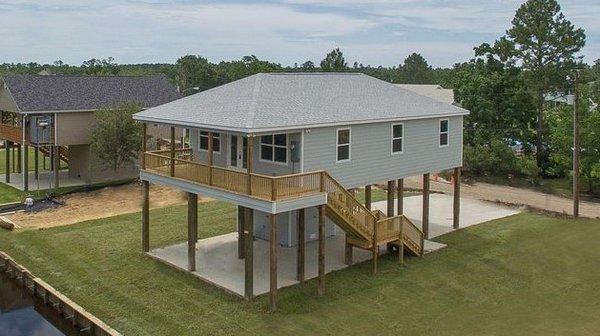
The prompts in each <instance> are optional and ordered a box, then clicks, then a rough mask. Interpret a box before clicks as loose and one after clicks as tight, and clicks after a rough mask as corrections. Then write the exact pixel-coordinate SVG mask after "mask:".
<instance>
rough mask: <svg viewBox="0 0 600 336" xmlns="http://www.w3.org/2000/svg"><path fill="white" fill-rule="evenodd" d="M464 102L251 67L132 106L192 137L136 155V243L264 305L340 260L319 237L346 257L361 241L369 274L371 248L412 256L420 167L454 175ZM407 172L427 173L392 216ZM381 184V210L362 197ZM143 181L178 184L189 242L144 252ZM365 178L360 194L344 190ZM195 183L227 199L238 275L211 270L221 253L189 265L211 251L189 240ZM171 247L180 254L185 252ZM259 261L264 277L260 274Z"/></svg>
mask: <svg viewBox="0 0 600 336" xmlns="http://www.w3.org/2000/svg"><path fill="white" fill-rule="evenodd" d="M468 113H469V112H468V111H467V110H465V109H462V108H460V107H457V106H454V105H452V104H449V103H447V102H442V101H440V100H438V99H434V98H431V97H428V96H426V95H422V94H418V93H416V92H414V91H413V90H408V89H405V88H403V87H399V86H396V85H394V84H390V83H387V82H384V81H381V80H379V79H376V78H373V77H370V76H367V75H364V74H359V73H268V74H267V73H261V74H256V75H253V76H249V77H247V78H244V79H241V80H238V81H235V82H232V83H229V84H226V85H222V86H219V87H216V88H213V89H210V90H207V91H203V92H200V93H197V94H194V95H191V96H188V97H185V98H181V99H178V100H175V101H173V102H170V103H167V104H163V105H160V106H157V107H154V108H150V109H147V110H145V111H142V112H139V113H137V114H135V115H134V119H136V120H138V121H140V122H142V123H144V124H145V125H152V124H156V123H159V124H163V125H165V126H168V127H172V129H173V130H174V129H175V128H176V127H185V128H187V129H189V132H190V133H189V134H190V146H189V148H185V149H176V148H175V147H173V146H172V147H171V148H170V150H163V151H150V150H148V151H145V153H144V155H143V156H142V157H141V171H140V179H141V180H142V186H143V195H144V200H145V201H144V206H143V211H142V245H143V246H142V247H143V251H144V252H146V253H148V254H149V255H151V256H154V257H158V258H159V259H162V260H164V261H166V262H168V263H170V264H173V265H175V266H177V267H179V268H184V269H188V270H189V271H190V272H192V273H193V274H195V275H197V276H199V277H201V278H203V279H205V280H207V281H209V282H211V283H216V284H218V285H219V286H220V287H224V288H226V289H227V290H229V291H231V292H234V293H236V294H238V295H243V296H245V297H246V298H248V299H250V298H252V297H253V296H254V295H255V294H261V293H266V292H268V293H269V295H270V301H269V302H270V305H271V308H272V309H274V308H275V306H276V301H277V300H276V299H277V290H278V288H279V287H281V286H286V285H290V284H292V283H295V282H300V283H302V282H304V281H305V279H306V278H307V277H314V276H316V277H317V278H318V291H319V293H322V292H323V290H324V281H325V280H324V276H325V272H326V271H330V270H332V269H336V267H337V266H335V265H332V264H330V263H331V262H332V260H333V259H332V258H334V257H333V256H328V257H326V256H325V253H326V252H325V251H326V250H327V251H331V250H330V248H329V247H327V248H326V244H325V242H326V241H327V239H329V238H328V237H335V236H340V235H343V236H344V239H345V240H344V243H343V246H344V247H343V248H342V252H341V255H342V256H343V262H345V263H346V264H347V265H349V264H352V263H353V262H354V261H356V260H359V259H357V258H358V256H357V254H358V253H364V251H367V252H368V255H370V256H371V257H372V260H373V272H374V273H376V271H377V258H378V255H379V251H380V247H382V246H386V245H387V246H388V248H389V249H394V250H396V251H398V254H399V257H400V258H401V259H402V258H403V255H404V250H405V249H406V250H407V251H409V252H412V253H414V254H416V255H421V254H422V253H423V249H424V240H425V239H427V238H428V232H429V219H428V218H429V174H430V173H432V172H437V171H441V170H447V169H452V170H453V172H454V174H455V180H456V181H459V179H458V175H459V174H460V167H461V166H462V152H463V117H464V116H465V115H467V114H468ZM172 143H173V142H172ZM143 146H144V148H146V147H145V146H146V144H145V141H144V144H143ZM414 175H422V176H423V182H424V191H423V218H422V223H421V225H420V226H417V225H415V224H414V223H412V222H411V221H410V220H409V219H408V218H406V217H405V216H404V215H403V202H402V196H403V179H404V178H405V177H408V176H414ZM384 181H385V182H387V190H388V192H387V195H388V196H387V204H388V206H387V209H388V210H387V213H383V212H381V211H378V210H374V209H372V208H371V199H372V195H371V186H372V185H374V184H378V183H381V182H384ZM150 183H157V184H163V185H168V186H172V187H175V188H179V189H181V190H183V191H185V192H186V193H187V194H188V197H189V203H188V207H189V214H190V216H189V217H188V233H189V234H188V242H187V247H184V246H183V245H178V247H177V246H173V247H169V248H166V249H160V251H156V250H152V251H151V250H150V233H149V232H150V231H149V230H150V218H149V207H148V204H149V197H150V195H149V184H150ZM459 186H460V185H459V183H455V188H459ZM363 187H364V188H365V201H364V202H363V201H361V200H359V199H358V198H357V197H355V195H354V192H353V190H355V189H356V188H363ZM395 193H397V196H398V198H397V204H394V203H395V201H394V197H395ZM199 194H200V195H204V196H208V197H211V198H214V199H220V200H224V201H227V202H231V203H234V204H235V205H237V206H238V217H237V218H238V232H237V235H235V237H236V239H237V255H238V257H239V258H240V259H244V266H243V268H244V271H243V275H242V276H240V279H238V280H239V281H238V282H236V281H230V282H228V281H225V282H222V279H223V277H222V276H218V275H215V274H214V273H211V272H214V270H215V269H219V270H222V269H223V268H224V266H223V265H222V264H219V265H212V266H211V265H207V264H198V263H200V262H208V263H210V260H211V259H210V258H209V257H207V255H206V253H208V252H206V251H207V249H208V248H209V247H206V246H204V245H203V247H202V248H201V249H198V248H197V243H198V241H197V230H198V221H200V222H202V213H200V219H198V213H197V196H198V195H199ZM458 195H459V192H455V200H454V214H453V216H454V225H455V227H458V224H459V209H460V206H459V205H460V204H459V199H458ZM266 242H268V246H269V249H268V254H267V255H268V258H261V256H263V254H261V253H259V254H258V260H256V259H255V258H254V257H253V256H254V253H255V252H256V251H258V250H257V249H258V248H259V247H260V246H263V247H264V245H262V244H267V243H266ZM310 243H316V244H317V245H318V248H317V250H318V252H316V253H315V258H316V259H317V260H318V267H317V268H318V269H317V270H312V269H308V270H306V269H305V267H306V266H305V260H306V258H307V257H306V255H307V254H306V253H307V252H306V246H307V244H310ZM211 244H212V245H210V246H215V243H214V241H213V243H211ZM224 244H225V243H224ZM282 248H283V249H285V248H294V249H295V250H296V251H297V258H295V260H296V263H297V265H295V266H292V269H294V270H296V271H295V272H293V273H294V276H293V277H292V278H290V277H289V269H290V267H289V265H282V264H281V262H279V264H278V261H277V260H278V254H280V255H281V254H284V255H287V254H289V253H290V252H289V251H288V250H282ZM331 248H333V247H331ZM178 249H181V250H178ZM197 250H198V251H200V252H199V254H200V255H198V253H197ZM354 250H357V252H356V253H357V254H354V257H353V253H354V252H353V251H354ZM332 253H334V254H335V253H337V252H335V251H334V252H332ZM177 255H179V256H182V255H187V259H186V262H183V263H182V262H181V260H179V262H178V261H177V260H178V259H177V258H176V257H175V256H177ZM211 255H212V254H211ZM267 255H264V256H265V257H266V256H267ZM336 256H337V254H336ZM326 260H327V261H326ZM220 261H223V260H222V259H220ZM197 264H198V265H197ZM267 265H268V266H267ZM255 267H257V268H258V269H259V272H258V273H259V274H256V272H255V271H254V269H255ZM278 267H281V268H282V269H283V271H279V272H278ZM239 269H241V265H240V267H239ZM234 271H235V270H232V272H234ZM263 271H264V272H263ZM265 272H268V274H269V275H268V286H267V285H263V284H262V283H258V284H257V283H256V282H260V281H262V280H261V279H263V280H264V277H265V275H264V274H265ZM278 276H280V278H279V280H278ZM236 284H237V285H236Z"/></svg>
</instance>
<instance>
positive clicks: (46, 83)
mask: <svg viewBox="0 0 600 336" xmlns="http://www.w3.org/2000/svg"><path fill="white" fill-rule="evenodd" d="M4 83H5V84H6V86H7V87H8V89H9V90H10V93H11V95H12V97H13V99H14V101H15V103H16V104H17V107H18V108H19V111H21V112H33V111H92V110H98V109H101V108H103V107H107V106H113V105H116V104H119V103H124V102H136V103H139V104H141V105H142V107H144V108H149V107H154V106H158V105H161V104H165V103H168V102H171V101H173V100H176V99H179V98H181V94H180V93H179V92H177V89H176V88H175V87H174V86H173V85H172V84H171V83H169V81H168V79H167V78H166V77H165V76H163V75H156V76H71V75H50V76H43V75H42V76H40V75H8V76H6V77H4Z"/></svg>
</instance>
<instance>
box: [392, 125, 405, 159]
mask: <svg viewBox="0 0 600 336" xmlns="http://www.w3.org/2000/svg"><path fill="white" fill-rule="evenodd" d="M403 151H404V124H392V154H400V153H402V152H403Z"/></svg>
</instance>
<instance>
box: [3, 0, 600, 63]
mask: <svg viewBox="0 0 600 336" xmlns="http://www.w3.org/2000/svg"><path fill="white" fill-rule="evenodd" d="M521 3H522V1H517V0H487V1H483V0H482V1H477V0H455V1H447V0H383V1H378V2H373V1H366V0H328V1H325V0H282V1H281V2H280V3H272V2H269V3H252V2H249V1H244V2H242V1H241V0H240V2H239V3H212V2H210V3H206V2H200V1H195V0H194V1H189V0H186V1H175V0H104V1H102V0H88V1H71V0H46V1H34V0H23V1H17V0H0V22H2V25H0V35H1V36H3V38H2V40H0V62H4V61H9V62H10V61H32V60H33V61H39V62H51V61H53V60H55V59H59V58H60V59H62V60H64V61H66V62H69V63H73V64H79V63H81V61H83V60H85V59H89V58H92V57H108V56H113V57H115V58H116V59H117V61H118V62H121V63H128V62H173V61H175V60H176V59H177V58H178V57H179V56H181V55H184V54H188V53H192V54H200V55H204V56H207V57H209V58H210V59H211V60H213V61H220V60H223V59H225V60H228V59H234V58H239V57H241V56H243V55H248V54H256V55H257V56H259V57H261V58H265V59H268V60H272V61H276V62H281V63H283V64H293V63H294V62H302V61H304V60H306V59H311V60H313V61H319V60H320V59H321V58H322V57H323V56H324V54H325V53H326V52H327V51H329V50H331V49H332V48H334V47H336V46H339V47H341V48H342V50H343V51H344V52H345V54H346V55H347V56H348V57H347V58H348V59H349V61H350V62H353V61H354V60H357V61H359V62H362V63H364V64H373V65H379V64H383V65H394V64H398V63H399V62H400V61H402V59H403V58H404V57H405V56H406V55H408V54H409V53H411V52H413V51H415V52H421V53H423V54H424V55H425V56H426V57H427V58H428V59H429V60H430V61H431V63H432V64H434V65H438V66H447V65H452V64H453V63H455V62H459V61H464V60H467V59H468V58H470V57H471V56H472V47H473V46H474V45H478V44H480V43H482V42H486V41H490V40H492V39H494V38H495V37H498V36H500V35H501V34H502V33H503V32H504V30H505V29H506V28H507V27H508V26H509V24H510V20H511V18H512V16H513V15H514V11H515V9H516V8H517V7H518V6H519V5H520V4H521ZM561 4H563V10H564V12H565V14H566V15H567V16H568V17H569V18H571V19H572V20H573V22H574V23H575V24H577V25H581V26H584V28H585V29H586V33H587V35H588V47H586V49H585V50H584V53H586V54H588V55H589V57H588V60H592V59H595V58H599V57H600V50H599V48H597V47H595V45H597V44H598V43H599V42H600V41H599V39H600V20H598V19H597V18H598V17H600V5H599V4H597V3H595V1H592V0H577V1H576V0H563V1H561ZM450 40H451V41H450Z"/></svg>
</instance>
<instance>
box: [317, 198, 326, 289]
mask: <svg viewBox="0 0 600 336" xmlns="http://www.w3.org/2000/svg"><path fill="white" fill-rule="evenodd" d="M324 292H325V206H324V205H319V273H318V280H317V295H323V293H324Z"/></svg>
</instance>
